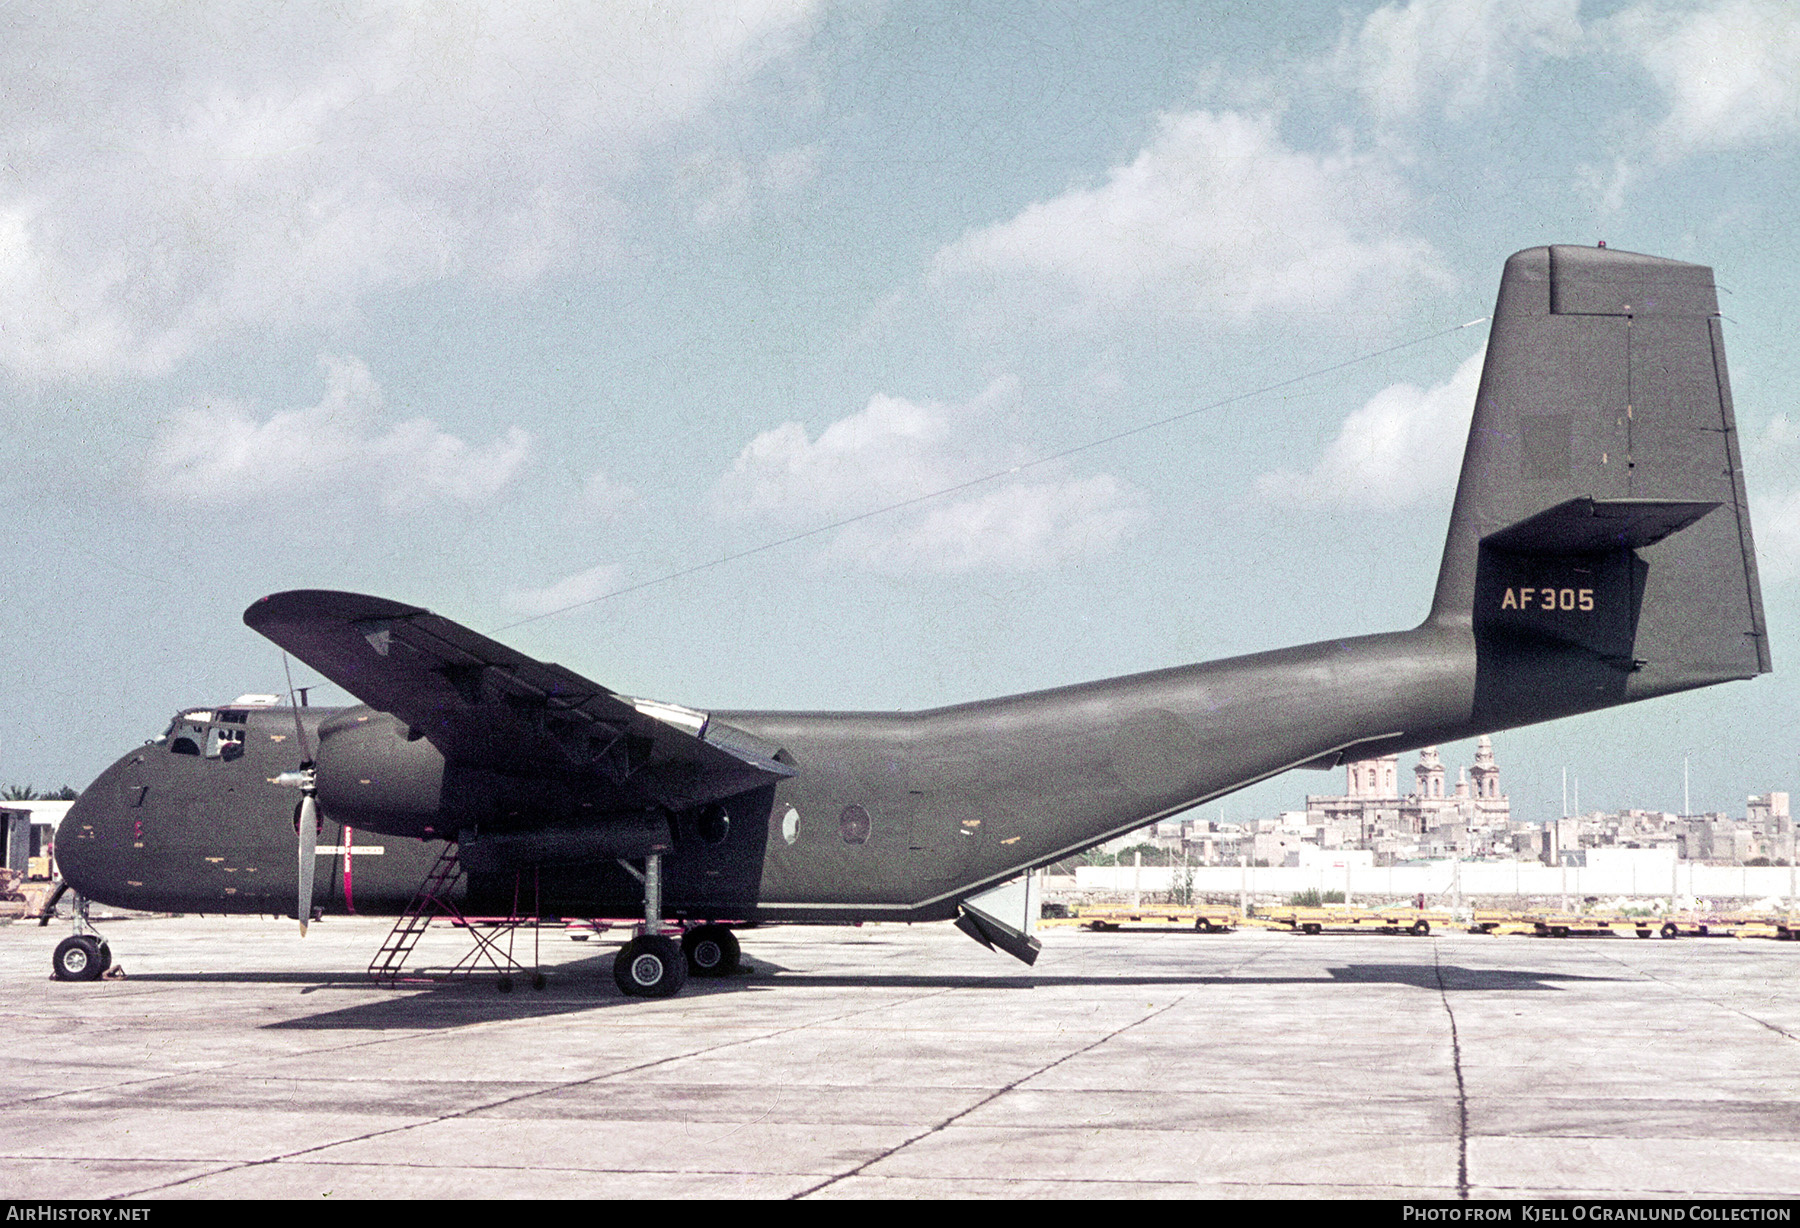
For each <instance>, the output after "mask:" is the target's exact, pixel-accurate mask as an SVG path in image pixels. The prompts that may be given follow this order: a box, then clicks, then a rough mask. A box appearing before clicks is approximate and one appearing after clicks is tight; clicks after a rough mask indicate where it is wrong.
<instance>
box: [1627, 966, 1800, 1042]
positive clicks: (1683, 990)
mask: <svg viewBox="0 0 1800 1228" xmlns="http://www.w3.org/2000/svg"><path fill="white" fill-rule="evenodd" d="M1606 958H1607V959H1609V960H1611V961H1612V962H1613V963H1615V964H1617V965H1619V967H1621V968H1624V969H1626V970H1627V971H1629V972H1635V973H1636V974H1637V975H1639V976H1641V977H1643V978H1644V979H1645V980H1648V981H1655V982H1656V983H1657V984H1658V985H1663V986H1666V987H1667V988H1669V989H1673V990H1674V991H1675V992H1676V993H1678V994H1682V995H1684V996H1686V997H1689V998H1698V999H1699V1000H1700V1001H1702V1002H1705V1003H1706V1004H1707V1005H1709V1006H1716V1007H1718V1008H1719V1009H1720V1010H1722V1011H1730V1012H1731V1013H1732V1014H1734V1015H1741V1016H1743V1017H1744V1018H1745V1019H1748V1020H1749V1021H1750V1022H1751V1023H1754V1024H1757V1025H1759V1026H1761V1027H1765V1028H1767V1029H1769V1031H1771V1032H1773V1033H1775V1034H1776V1035H1777V1036H1780V1037H1782V1038H1783V1039H1785V1040H1793V1041H1800V1036H1796V1035H1794V1033H1792V1032H1790V1031H1788V1030H1787V1029H1786V1028H1784V1027H1782V1026H1781V1025H1780V1024H1778V1023H1770V1022H1769V1021H1768V1020H1767V1019H1764V1018H1763V1017H1762V1016H1760V1015H1753V1014H1751V1013H1750V1012H1749V1011H1747V1010H1745V1009H1744V1008H1743V1007H1741V1006H1734V1005H1732V1004H1731V1003H1730V1002H1721V1001H1719V1000H1718V999H1717V998H1709V997H1707V996H1706V995H1705V994H1703V993H1701V992H1699V991H1698V990H1695V989H1691V988H1689V987H1688V986H1686V985H1681V984H1677V983H1676V982H1674V981H1671V980H1668V979H1667V978H1664V977H1660V976H1657V975H1656V973H1654V972H1651V971H1650V970H1648V969H1647V968H1639V967H1635V966H1633V965H1631V964H1628V963H1626V962H1625V961H1624V960H1622V959H1620V958H1619V957H1618V956H1616V955H1612V954H1607V955H1606Z"/></svg>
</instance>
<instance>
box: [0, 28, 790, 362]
mask: <svg viewBox="0 0 1800 1228" xmlns="http://www.w3.org/2000/svg"><path fill="white" fill-rule="evenodd" d="M819 2H820V0H761V2H753V3H742V2H740V0H691V2H689V3H683V4H673V5H672V4H662V3H656V2H653V0H635V2H620V3H609V4H599V5H587V6H542V5H529V4H508V3H498V2H482V0H464V2H462V3H443V4H430V5H417V4H405V3H390V2H387V0H347V2H345V3H335V2H334V3H329V4H327V3H304V2H303V3H294V4H287V5H279V6H273V7H271V6H266V5H249V6H216V5H175V6H143V5H136V4H129V3H123V2H113V3H107V2H106V0H101V2H99V3H81V4H73V3H64V4H57V3H50V4H44V5H37V6H33V7H31V8H30V9H28V10H26V9H22V10H19V11H17V12H15V13H12V14H10V15H9V17H8V20H7V22H6V29H5V37H4V38H0V81H4V82H5V97H6V102H7V105H6V106H5V107H4V108H0V149H4V150H5V171H6V173H5V175H4V177H0V321H3V324H0V367H3V368H5V369H9V370H11V371H12V372H14V373H15V374H19V375H23V376H26V377H31V378H66V377H88V378H110V377H114V376H119V375H146V374H149V375H154V374H159V373H162V372H165V371H167V370H169V369H170V368H172V367H173V366H174V365H175V364H176V363H178V362H180V361H181V360H182V359H183V358H185V357H186V356H187V355H189V354H190V353H193V352H194V351H196V350H197V349H199V348H200V347H202V346H205V345H207V344H208V343H209V342H211V341H213V340H215V339H217V338H219V337H221V336H222V335H225V334H228V333H230V332H232V331H234V330H243V329H250V328H256V327H260V326H264V325H269V324H274V325H278V326H279V325H290V324H297V323H311V322H314V321H318V320H321V319H323V320H326V321H330V320H331V319H333V318H335V317H341V316H344V315H347V314H350V313H353V312H354V311H355V310H356V308H357V306H358V304H359V302H360V301H361V300H362V299H364V298H365V297H366V296H367V295H369V294H371V293H376V292H380V291H384V290H393V289H401V288H405V287H409V286H414V285H418V284H421V283H425V282H429V281H433V280H436V279H441V278H445V277H450V276H457V275H468V276H474V277H480V278H486V279H494V280H499V281H508V280H510V281H525V280H530V279H532V278H536V277H538V276H540V275H542V274H544V273H546V272H549V271H552V270H558V269H563V268H566V267H568V265H569V264H570V263H571V262H575V261H580V260H583V259H592V258H597V257H601V256H604V254H605V253H606V252H607V251H608V250H609V248H610V245H611V244H612V243H613V241H614V240H613V236H615V235H616V234H617V230H618V225H617V222H618V218H617V212H618V206H617V204H616V202H615V194H616V191H617V188H618V185H619V184H620V183H621V182H622V181H623V179H624V178H625V177H626V176H628V175H630V174H632V173H634V171H635V170H636V169H637V167H638V165H639V163H640V161H641V159H642V157H643V155H644V153H645V152H646V151H647V150H648V149H650V148H651V147H652V146H653V145H654V144H655V143H656V142H658V141H660V140H664V139H666V138H667V137H668V136H669V135H670V134H671V133H672V132H674V131H675V130H677V128H678V127H679V126H680V125H681V124H682V123H684V122H686V121H689V120H691V119H692V118H693V117H695V116H696V115H698V114H699V113H701V112H702V111H703V110H705V109H706V108H707V107H709V106H710V105H712V104H713V103H715V102H716V101H717V100H719V99H721V98H723V97H726V96H728V95H729V94H730V93H731V92H732V91H733V90H734V88H736V87H738V86H739V85H741V84H742V83H743V82H745V81H746V80H747V79H748V78H749V77H750V75H751V74H753V73H754V72H755V71H756V70H757V69H758V68H760V67H761V66H763V65H764V64H767V63H769V62H770V61H772V60H774V59H775V58H777V57H779V56H781V55H783V54H785V53H786V52H788V51H789V50H791V49H792V48H793V47H794V46H796V45H797V44H798V42H799V41H800V40H801V39H802V38H803V37H804V36H805V35H806V33H807V32H808V31H809V29H810V27H811V23H812V18H813V16H814V14H815V11H816V9H817V8H818V7H819Z"/></svg>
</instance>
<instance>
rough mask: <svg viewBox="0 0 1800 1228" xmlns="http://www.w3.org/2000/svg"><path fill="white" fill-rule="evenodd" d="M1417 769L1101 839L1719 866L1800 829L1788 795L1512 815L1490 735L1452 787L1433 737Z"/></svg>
mask: <svg viewBox="0 0 1800 1228" xmlns="http://www.w3.org/2000/svg"><path fill="white" fill-rule="evenodd" d="M1412 776H1413V780H1412V791H1411V792H1409V793H1406V794H1402V793H1401V792H1400V781H1401V778H1402V777H1401V769H1400V757H1399V756H1398V755H1386V756H1383V757H1381V758H1378V759H1364V760H1360V761H1358V762H1356V763H1348V764H1345V765H1344V792H1343V794H1342V795H1340V796H1324V795H1317V794H1314V795H1309V796H1308V797H1307V799H1306V809H1304V810H1286V811H1283V812H1282V813H1280V814H1278V815H1276V816H1274V817H1273V818H1266V819H1256V820H1253V821H1250V822H1247V823H1243V824H1238V823H1226V822H1222V821H1209V820H1206V819H1202V818H1198V817H1186V818H1178V819H1166V820H1163V821H1162V822H1160V823H1157V824H1154V825H1153V826H1151V827H1148V828H1144V829H1141V830H1139V831H1136V832H1132V833H1130V834H1129V835H1126V836H1121V837H1119V838H1118V839H1116V840H1113V841H1109V842H1108V843H1107V844H1106V845H1104V846H1102V847H1103V849H1104V850H1105V851H1108V852H1114V853H1117V852H1120V851H1122V850H1124V849H1126V848H1129V847H1130V846H1132V845H1136V844H1146V843H1147V844H1152V845H1155V846H1156V847H1158V848H1160V849H1163V850H1166V851H1167V852H1168V854H1169V855H1170V858H1171V859H1179V860H1180V861H1182V862H1184V863H1185V864H1187V865H1192V866H1217V865H1237V864H1239V863H1240V861H1242V862H1248V863H1249V864H1251V865H1258V866H1304V865H1312V864H1314V863H1315V862H1316V861H1318V859H1320V858H1321V857H1328V858H1331V859H1333V861H1334V862H1335V861H1343V860H1345V859H1346V858H1347V857H1348V855H1349V854H1351V853H1352V852H1356V853H1359V854H1360V853H1362V852H1367V853H1368V854H1370V855H1371V857H1372V860H1373V864H1375V865H1377V866H1388V865H1394V864H1396V863H1398V862H1404V861H1411V860H1420V859H1426V860H1436V859H1442V858H1447V857H1460V858H1471V857H1479V858H1506V859H1517V860H1521V861H1540V862H1542V863H1544V864H1545V865H1571V866H1582V865H1587V864H1589V863H1588V854H1589V853H1590V852H1591V851H1593V850H1596V849H1603V850H1630V849H1636V850H1648V851H1663V852H1665V853H1666V854H1667V855H1672V856H1674V857H1676V858H1679V859H1680V860H1683V861H1703V862H1711V863H1713V864H1722V865H1764V864H1766V865H1792V864H1794V858H1795V844H1796V833H1795V827H1794V820H1793V815H1792V811H1791V808H1790V805H1789V798H1788V794H1786V793H1781V792H1770V793H1763V794H1758V795H1756V796H1754V797H1751V798H1749V799H1748V800H1747V801H1746V802H1745V813H1744V817H1743V818H1741V819H1740V818H1735V817H1733V816H1731V815H1726V814H1719V813H1708V814H1698V815H1679V814H1671V813H1669V812H1667V811H1658V810H1636V809H1633V810H1622V811H1618V812H1614V813H1602V812H1599V811H1594V812H1591V813H1588V814H1580V815H1568V816H1564V817H1563V818H1560V819H1551V820H1549V821H1547V822H1543V823H1515V822H1514V821H1513V817H1512V802H1511V799H1509V798H1508V797H1507V795H1506V794H1505V793H1503V792H1501V790H1500V767H1499V764H1498V763H1497V762H1496V761H1495V759H1494V744H1493V742H1492V741H1491V740H1490V739H1488V738H1486V737H1483V738H1480V739H1478V740H1477V741H1476V744H1475V757H1474V762H1473V763H1471V764H1470V765H1469V766H1467V767H1464V768H1459V769H1458V770H1457V776H1456V783H1455V784H1454V785H1453V786H1449V787H1447V786H1446V771H1445V767H1444V762H1443V758H1442V756H1441V755H1440V754H1439V751H1438V748H1437V747H1435V746H1427V747H1424V748H1422V749H1421V750H1420V751H1419V757H1418V762H1417V763H1416V764H1415V765H1414V766H1413V769H1412ZM1611 855H1612V854H1611V853H1607V854H1605V856H1611ZM1358 860H1360V857H1359V858H1358Z"/></svg>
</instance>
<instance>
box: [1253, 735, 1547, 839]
mask: <svg viewBox="0 0 1800 1228" xmlns="http://www.w3.org/2000/svg"><path fill="white" fill-rule="evenodd" d="M1399 764H1400V757H1399V756H1398V755H1387V756H1384V757H1382V758H1379V759H1364V760H1361V761H1359V762H1356V763H1349V764H1345V765H1344V793H1343V795H1342V796H1339V797H1328V796H1322V795H1317V794H1313V795H1309V796H1308V797H1307V799H1306V810H1305V812H1304V817H1303V818H1302V817H1301V815H1300V814H1299V812H1291V813H1290V814H1289V815H1284V816H1282V821H1281V822H1280V823H1279V824H1278V825H1277V826H1276V827H1274V828H1272V829H1271V833H1274V832H1282V833H1286V834H1287V835H1289V836H1293V835H1296V834H1297V835H1298V836H1299V839H1298V841H1297V842H1298V843H1308V844H1315V845H1318V846H1319V847H1321V848H1346V849H1367V850H1370V851H1372V852H1373V853H1374V854H1375V864H1377V865H1393V864H1394V863H1395V862H1396V861H1406V860H1410V859H1412V858H1418V857H1457V856H1461V857H1470V856H1474V857H1485V856H1493V855H1495V854H1500V855H1505V856H1511V855H1512V853H1513V851H1514V848H1513V840H1512V803H1511V801H1510V799H1508V798H1507V796H1506V795H1505V794H1504V793H1502V792H1501V791H1500V768H1499V765H1498V764H1496V763H1495V761H1494V744H1493V742H1492V740H1491V739H1489V738H1487V737H1485V736H1484V737H1482V738H1481V739H1480V740H1479V741H1478V742H1477V743H1476V744H1475V762H1474V764H1473V765H1472V766H1471V767H1468V768H1461V769H1458V771H1457V780H1456V787H1455V789H1454V790H1453V791H1449V792H1448V794H1446V790H1445V787H1444V763H1443V758H1442V757H1441V756H1440V755H1439V753H1438V748H1437V747H1435V746H1427V747H1424V748H1423V749H1421V750H1420V751H1419V761H1418V763H1417V765H1416V766H1415V767H1414V768H1413V790H1412V792H1411V793H1408V794H1406V795H1405V796H1401V794H1400V791H1399V779H1400V767H1399ZM1295 842H1296V841H1290V840H1276V839H1273V838H1270V839H1265V838H1264V833H1259V834H1258V840H1257V859H1258V860H1259V861H1263V862H1265V863H1266V864H1268V865H1288V864H1293V865H1298V864H1299V861H1298V860H1297V858H1296V855H1295V849H1294V848H1293V847H1292V843H1295ZM1278 858H1279V859H1278Z"/></svg>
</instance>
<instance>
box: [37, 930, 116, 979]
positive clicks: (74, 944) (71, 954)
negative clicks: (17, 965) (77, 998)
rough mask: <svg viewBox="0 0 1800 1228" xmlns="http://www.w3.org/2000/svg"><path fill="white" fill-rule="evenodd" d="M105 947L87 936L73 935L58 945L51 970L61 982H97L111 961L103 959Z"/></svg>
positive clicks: (51, 958)
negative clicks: (102, 953) (102, 954)
mask: <svg viewBox="0 0 1800 1228" xmlns="http://www.w3.org/2000/svg"><path fill="white" fill-rule="evenodd" d="M103 945H104V944H102V943H101V942H100V941H99V940H98V939H95V938H90V937H88V936H87V935H86V934H71V935H69V936H68V937H67V938H65V939H63V940H62V941H61V942H59V943H57V944H56V953H55V954H54V955H52V956H51V957H50V969H51V972H52V974H53V975H54V976H55V977H56V979H57V980H59V981H97V980H99V979H100V974H101V973H102V972H105V971H106V967H107V963H108V962H109V961H107V960H105V959H103V958H101V955H100V952H101V950H102V948H103Z"/></svg>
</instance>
